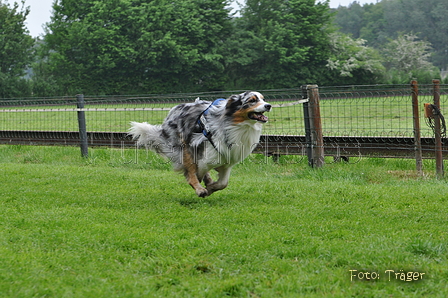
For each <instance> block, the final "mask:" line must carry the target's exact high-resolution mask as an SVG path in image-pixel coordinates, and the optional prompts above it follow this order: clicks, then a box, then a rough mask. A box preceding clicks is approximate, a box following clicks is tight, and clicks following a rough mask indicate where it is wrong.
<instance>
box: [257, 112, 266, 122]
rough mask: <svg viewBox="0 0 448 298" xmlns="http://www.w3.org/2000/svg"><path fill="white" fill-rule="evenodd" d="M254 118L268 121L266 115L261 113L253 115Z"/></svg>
mask: <svg viewBox="0 0 448 298" xmlns="http://www.w3.org/2000/svg"><path fill="white" fill-rule="evenodd" d="M255 118H256V119H257V120H258V121H262V122H268V117H266V116H265V115H263V114H257V115H255Z"/></svg>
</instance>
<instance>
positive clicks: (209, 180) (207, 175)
mask: <svg viewBox="0 0 448 298" xmlns="http://www.w3.org/2000/svg"><path fill="white" fill-rule="evenodd" d="M204 183H205V186H206V187H208V186H209V185H210V184H212V183H214V181H213V179H212V176H210V172H207V173H205V175H204Z"/></svg>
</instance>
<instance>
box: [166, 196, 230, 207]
mask: <svg viewBox="0 0 448 298" xmlns="http://www.w3.org/2000/svg"><path fill="white" fill-rule="evenodd" d="M174 201H175V202H177V203H179V205H181V206H183V207H185V208H188V209H199V208H203V207H217V206H223V205H225V204H226V202H228V201H227V200H225V199H224V198H222V197H219V196H216V197H207V198H199V197H198V198H195V197H192V198H174Z"/></svg>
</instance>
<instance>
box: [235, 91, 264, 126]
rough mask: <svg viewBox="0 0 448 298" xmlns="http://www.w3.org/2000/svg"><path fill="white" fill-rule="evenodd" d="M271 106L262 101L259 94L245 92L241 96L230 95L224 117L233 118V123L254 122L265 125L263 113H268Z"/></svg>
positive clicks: (262, 98)
mask: <svg viewBox="0 0 448 298" xmlns="http://www.w3.org/2000/svg"><path fill="white" fill-rule="evenodd" d="M271 108H272V106H271V105H270V104H268V103H267V102H265V101H264V97H263V95H262V94H261V93H259V92H255V91H247V92H244V93H241V94H237V95H232V96H231V97H230V98H229V99H228V101H227V105H226V116H228V117H233V122H234V123H241V122H244V121H255V122H261V123H266V122H268V117H266V116H265V115H264V114H263V113H264V112H269V111H270V110H271Z"/></svg>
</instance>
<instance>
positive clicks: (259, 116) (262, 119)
mask: <svg viewBox="0 0 448 298" xmlns="http://www.w3.org/2000/svg"><path fill="white" fill-rule="evenodd" d="M248 117H249V119H252V120H257V121H260V122H264V123H266V122H268V117H266V116H265V115H263V113H256V112H254V113H249V115H248Z"/></svg>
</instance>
